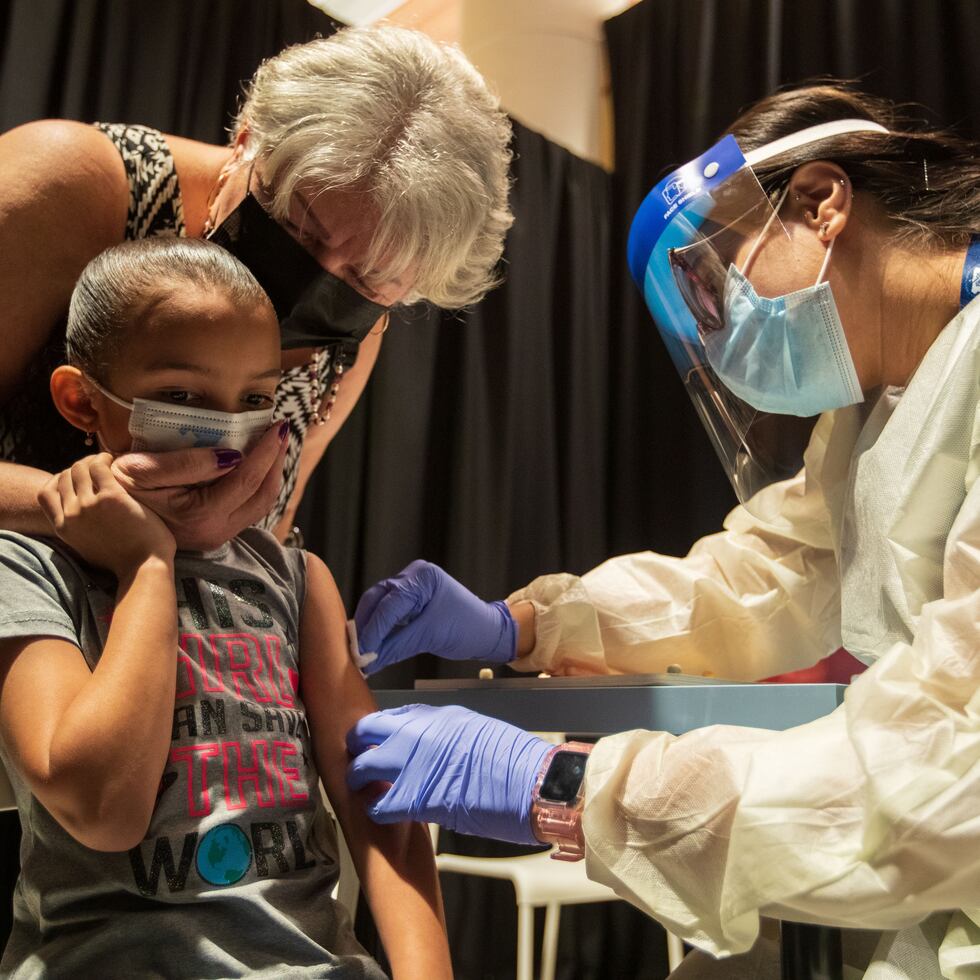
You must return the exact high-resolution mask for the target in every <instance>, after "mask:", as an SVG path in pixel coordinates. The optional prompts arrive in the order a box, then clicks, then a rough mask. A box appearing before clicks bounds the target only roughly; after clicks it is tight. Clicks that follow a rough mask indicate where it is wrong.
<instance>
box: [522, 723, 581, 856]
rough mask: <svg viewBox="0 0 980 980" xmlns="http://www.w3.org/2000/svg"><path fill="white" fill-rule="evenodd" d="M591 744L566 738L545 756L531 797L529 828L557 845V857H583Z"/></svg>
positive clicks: (553, 854) (555, 852)
mask: <svg viewBox="0 0 980 980" xmlns="http://www.w3.org/2000/svg"><path fill="white" fill-rule="evenodd" d="M591 751H592V745H591V744H590V743H588V742H565V743H564V745H556V746H555V747H554V748H553V749H552V750H551V751H550V752H549V753H548V754H547V755H546V756H545V757H544V762H543V764H542V766H541V771H540V772H539V773H538V778H537V780H536V781H535V783H534V793H533V795H532V797H531V828H532V830H533V831H534V835H535V837H537V838H538V840H540V841H542V842H543V843H546V844H554V845H556V848H555V850H554V851H552V852H551V856H552V857H553V858H555V860H557V861H581V860H582V858H583V857H585V836H584V835H583V833H582V803H583V797H584V787H585V765H586V763H587V762H588V761H589V753H590V752H591Z"/></svg>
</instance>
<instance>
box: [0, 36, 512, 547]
mask: <svg viewBox="0 0 980 980" xmlns="http://www.w3.org/2000/svg"><path fill="white" fill-rule="evenodd" d="M509 143H510V126H509V123H508V121H507V118H506V116H505V115H504V114H503V112H502V111H501V110H500V108H499V106H498V103H497V100H496V98H495V97H494V96H493V95H492V94H491V93H490V92H489V91H488V89H487V87H486V85H485V83H484V82H483V80H482V78H481V77H480V76H479V74H478V73H477V72H476V70H475V69H474V68H473V67H472V66H471V65H470V64H469V63H468V62H467V61H466V59H465V58H464V57H463V55H462V54H461V53H460V52H459V51H457V50H455V49H453V48H451V47H449V46H446V45H440V44H437V43H435V42H434V41H432V40H430V39H429V38H427V37H426V36H425V35H423V34H420V33H417V32H414V31H407V30H403V29H399V28H394V27H382V28H365V29H346V30H342V31H340V32H339V33H337V34H335V35H333V36H332V37H329V38H326V39H318V40H315V41H311V42H309V43H307V44H302V45H297V46H295V47H291V48H288V49H286V50H285V51H283V52H282V53H280V54H279V55H277V56H276V57H274V58H272V59H269V60H268V61H266V62H264V63H263V64H262V65H261V66H260V68H259V70H258V71H257V72H256V74H255V76H254V78H253V79H252V81H251V83H250V84H249V86H248V87H247V91H246V95H245V98H244V101H243V103H242V106H241V110H240V112H239V114H238V117H237V118H236V120H235V124H234V128H233V135H232V140H231V144H230V145H229V146H212V145H209V144H205V143H200V142H196V141H192V140H187V139H182V138H178V137H173V136H164V135H163V134H161V133H159V132H156V131H155V130H152V129H148V128H146V127H143V126H130V125H113V124H102V123H100V124H97V125H95V126H88V125H83V124H81V123H73V122H65V121H57V120H46V121H41V122H34V123H29V124H27V125H25V126H21V127H19V128H18V129H15V130H12V131H11V132H9V133H7V134H5V135H4V136H3V137H0V174H2V177H3V179H2V186H3V188H4V191H3V197H2V199H0V253H2V254H3V256H4V262H3V264H2V267H0V290H2V294H3V296H4V298H5V321H6V322H5V339H6V344H5V349H6V356H5V357H4V359H3V361H2V364H0V458H2V460H4V462H0V527H5V528H8V529H11V530H17V531H21V532H24V533H28V534H30V533H42V532H43V531H44V528H45V524H44V520H43V517H42V515H41V513H40V511H39V509H38V505H37V501H36V496H37V491H38V489H39V488H40V487H41V486H42V485H43V483H44V482H45V480H46V479H47V474H48V473H49V472H51V471H57V470H60V469H63V468H64V467H65V465H67V463H68V462H70V461H71V460H72V459H74V458H77V457H78V455H80V453H79V452H78V448H79V445H78V442H79V440H78V435H77V434H76V433H73V432H72V431H71V430H70V428H68V427H67V426H65V425H64V423H63V422H62V421H61V420H60V419H58V418H57V417H56V416H55V415H54V414H53V413H51V412H50V410H49V399H48V397H47V386H46V377H47V375H48V373H50V367H51V366H52V364H54V363H57V360H58V359H59V357H60V352H61V349H62V345H63V339H64V316H65V312H66V310H67V305H68V297H69V295H70V293H71V289H72V286H73V285H74V283H75V280H76V278H77V277H78V274H79V272H80V271H81V269H82V268H83V267H84V266H85V264H86V263H87V262H88V261H89V259H91V258H92V257H93V256H94V255H96V254H98V253H99V252H101V251H102V250H103V249H105V248H107V247H109V246H111V245H113V244H116V243H117V242H119V241H122V240H126V239H136V238H148V237H153V236H157V235H177V236H188V237H192V238H202V237H209V238H211V239H213V240H214V241H217V242H218V243H219V244H221V245H223V246H224V247H225V248H227V249H228V250H229V251H231V252H232V253H233V254H235V255H236V256H237V257H238V258H239V259H241V261H242V262H244V263H245V265H246V266H248V267H249V269H250V270H251V271H252V272H253V274H254V275H255V276H256V278H257V279H258V281H259V282H260V283H261V284H262V286H263V287H264V289H265V290H266V292H267V293H268V294H269V295H270V297H271V298H272V300H273V303H274V305H275V308H276V312H277V315H278V317H279V320H280V325H281V330H282V338H283V339H282V346H283V363H282V366H283V380H282V382H281V384H280V386H279V388H278V391H277V405H276V407H277V415H278V416H280V417H282V418H285V419H287V420H288V421H289V424H290V429H291V437H290V449H289V455H288V457H287V460H286V464H285V467H284V472H283V474H282V479H281V480H280V479H279V477H278V474H275V473H271V471H270V466H271V465H273V464H272V461H273V460H274V459H275V456H276V454H275V452H274V451H272V449H273V442H274V441H276V437H275V434H274V433H273V432H271V430H270V433H269V434H268V441H269V446H267V447H266V446H265V445H264V443H262V442H260V443H259V445H258V446H257V447H256V449H255V450H254V451H252V452H250V453H249V454H248V455H246V456H245V457H241V456H237V457H235V458H232V459H230V460H229V457H228V455H227V454H224V455H223V456H222V457H221V458H220V459H219V458H218V456H217V455H216V454H215V453H214V452H212V451H211V450H206V449H192V450H187V451H181V452H176V453H168V454H166V455H153V454H130V455H126V456H121V457H119V458H118V459H117V460H116V462H115V468H116V472H117V476H118V478H119V479H120V480H121V481H122V482H123V483H124V485H126V486H127V488H128V489H129V490H130V491H131V492H132V493H133V494H134V495H135V496H137V497H138V498H139V499H140V500H142V501H143V502H145V503H147V504H148V505H149V506H151V507H152V508H153V509H154V510H156V511H157V512H158V513H160V514H161V516H163V517H164V519H165V520H166V522H167V523H168V525H169V526H170V527H171V528H172V529H173V531H174V534H175V536H176V538H177V541H178V544H179V545H180V546H181V547H184V548H192V549H198V550H206V549H208V548H209V547H210V546H211V545H212V544H213V542H215V541H220V540H225V539H226V537H227V536H228V535H229V534H234V533H237V531H239V530H241V527H243V526H246V525H248V524H251V523H255V522H261V523H262V524H263V525H264V526H265V527H268V528H270V529H272V530H274V531H275V532H276V534H277V535H278V536H279V537H280V539H283V538H285V537H286V536H287V534H288V532H289V529H290V528H291V526H292V517H293V514H294V512H295V509H296V506H297V505H298V502H299V498H300V496H301V494H302V492H303V488H304V486H305V484H306V482H307V480H308V478H309V476H310V474H311V472H312V470H313V468H314V466H315V465H316V463H317V462H318V461H319V459H320V457H321V456H322V454H323V452H324V450H325V449H326V447H327V445H328V444H329V442H330V440H331V439H332V438H333V436H334V435H335V434H336V432H337V430H338V429H339V427H340V425H341V424H342V423H343V422H344V420H345V419H346V417H347V416H348V414H349V413H350V411H351V409H352V407H353V406H354V404H355V403H356V401H357V399H358V397H359V396H360V393H361V391H362V390H363V388H364V385H365V383H366V381H367V378H368V376H369V375H370V372H371V369H372V367H373V365H374V362H375V359H376V357H377V354H378V349H379V346H380V343H381V334H382V333H383V332H384V329H385V328H386V326H387V318H388V311H389V310H390V309H391V308H392V307H394V306H397V305H399V304H403V303H412V302H416V301H419V300H426V301H428V302H430V303H433V304H435V305H437V306H443V307H449V308H457V307H461V306H465V305H468V304H470V303H473V302H476V301H477V300H478V299H480V297H481V296H482V295H483V294H484V293H485V292H486V291H487V290H488V289H490V288H491V287H492V286H493V285H494V284H495V280H494V269H495V266H496V264H497V261H498V259H499V258H500V255H501V252H502V249H503V238H504V235H505V233H506V231H507V228H508V227H509V225H510V223H511V221H512V216H511V214H510V211H509V209H508V202H507V195H508V167H509V163H510V149H509ZM267 450H268V451H267ZM218 475H221V476H222V479H220V480H215V477H217V476H218ZM232 515H234V516H232ZM232 523H234V524H235V525H236V526H234V527H233V526H231V525H232Z"/></svg>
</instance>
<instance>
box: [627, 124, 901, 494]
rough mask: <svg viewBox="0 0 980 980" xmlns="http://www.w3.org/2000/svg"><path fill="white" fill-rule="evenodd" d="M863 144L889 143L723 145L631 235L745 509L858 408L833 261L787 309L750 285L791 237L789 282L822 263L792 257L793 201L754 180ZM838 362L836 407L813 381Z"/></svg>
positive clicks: (676, 355)
mask: <svg viewBox="0 0 980 980" xmlns="http://www.w3.org/2000/svg"><path fill="white" fill-rule="evenodd" d="M856 132H876V133H887V130H885V129H884V128H883V127H882V126H879V125H878V124H877V123H873V122H870V121H868V120H865V119H844V120H837V121H835V122H831V123H824V124H821V125H819V126H812V127H809V128H808V129H804V130H801V131H800V132H797V133H793V134H790V135H789V136H786V137H783V138H781V139H779V140H775V141H773V142H772V143H769V144H767V145H765V146H762V147H759V148H758V149H756V150H752V151H750V152H748V153H746V154H743V153H742V151H741V149H740V148H739V146H738V144H737V142H736V140H735V138H734V137H733V136H726V137H725V138H724V139H723V140H721V141H720V142H719V143H718V144H716V145H715V146H713V147H712V148H711V149H710V150H708V151H707V152H706V153H704V154H702V155H701V156H700V157H698V158H697V159H695V160H692V161H691V162H690V163H688V164H685V165H684V166H683V167H680V168H679V169H677V170H675V171H674V172H673V173H671V174H669V175H668V176H667V177H665V178H664V179H663V180H661V181H660V183H659V184H657V186H656V187H655V188H654V189H653V190H652V191H651V192H650V194H649V195H648V196H647V198H646V199H645V200H644V202H643V204H642V205H641V207H640V208H639V210H638V211H637V214H636V217H635V218H634V220H633V225H632V227H631V229H630V237H629V245H628V259H629V266H630V272H631V274H632V276H633V279H634V281H635V282H636V283H637V285H638V286H639V288H640V289H641V291H642V292H643V295H644V299H645V301H646V304H647V308H648V309H649V311H650V314H651V315H652V317H653V320H654V322H655V323H656V325H657V328H658V330H659V332H660V335H661V338H662V339H663V341H664V343H665V344H666V346H667V349H668V351H669V353H670V355H671V359H672V360H673V362H674V365H675V367H676V368H677V370H678V372H679V373H680V375H681V378H682V380H683V381H684V385H685V388H686V389H687V392H688V395H689V396H690V397H691V400H692V402H693V403H694V406H695V409H696V410H697V412H698V414H699V416H700V417H701V420H702V422H703V423H704V425H705V428H706V430H707V432H708V434H709V437H710V438H711V441H712V443H713V445H714V447H715V450H716V451H717V453H718V455H719V458H720V459H721V461H722V464H723V466H724V468H725V471H726V473H727V474H728V476H729V479H730V480H731V482H732V485H733V486H734V488H735V492H736V494H737V496H738V498H739V500H740V501H741V502H742V503H743V504H746V505H748V504H749V502H750V501H752V499H753V498H754V497H755V496H756V495H757V494H758V492H759V491H760V490H762V489H764V488H765V487H766V486H768V485H769V484H771V483H773V482H775V481H778V480H782V479H787V478H789V477H791V476H794V475H795V474H796V473H797V472H799V470H800V468H801V467H802V464H803V450H804V449H805V447H806V444H807V442H808V440H809V437H810V434H811V432H812V429H813V425H814V424H815V421H816V418H815V417H813V416H815V415H816V414H817V413H819V412H820V411H823V410H825V409H826V408H828V407H836V406H842V405H845V404H853V403H854V402H855V401H860V400H861V397H862V395H861V392H860V388H859V386H858V385H857V380H856V375H854V373H853V365H852V364H851V363H850V354H849V352H848V350H847V345H846V341H844V338H843V330H842V329H841V328H840V324H839V320H838V319H837V314H836V307H835V306H834V304H833V298H832V295H831V293H830V286H829V284H828V283H826V282H823V281H822V280H823V273H824V271H825V270H826V260H825V263H824V269H823V270H821V274H820V275H819V276H818V278H817V282H816V283H815V284H813V285H810V286H808V287H807V288H805V289H801V290H798V291H796V292H795V293H791V294H787V295H785V296H777V297H764V296H759V295H758V294H756V293H755V290H754V289H753V288H752V286H751V284H750V283H748V280H747V279H746V277H745V275H744V274H743V272H744V273H747V272H750V271H751V270H750V268H749V267H750V265H751V263H752V259H753V258H754V257H755V256H756V255H757V254H758V253H759V251H760V250H761V249H762V248H763V247H764V246H765V244H767V243H769V242H771V241H773V240H774V239H778V238H782V239H783V241H782V246H781V248H780V251H779V252H778V253H777V254H779V256H780V269H781V271H783V272H784V273H787V274H789V276H790V278H791V279H792V278H794V276H793V273H794V269H793V266H794V265H795V264H799V277H802V278H799V281H805V278H806V275H807V274H809V275H810V276H811V277H812V276H813V271H812V266H810V265H805V264H804V263H805V262H811V261H812V252H810V253H808V254H803V253H802V252H801V250H799V249H796V250H794V249H793V247H792V242H791V240H790V238H789V235H788V234H787V232H786V230H785V228H784V227H783V225H782V223H781V221H780V220H779V217H778V210H779V205H781V204H782V201H783V199H784V198H785V189H784V190H783V191H782V193H781V195H780V196H779V198H778V199H776V200H773V199H770V197H769V196H767V195H766V193H765V191H764V190H763V189H762V186H761V185H760V183H759V181H758V178H757V177H756V175H755V172H754V170H753V167H754V166H755V165H757V164H760V163H763V162H765V161H767V160H770V159H773V158H775V157H777V156H779V155H780V154H782V153H786V152H788V151H790V150H793V149H796V148H799V147H802V146H807V145H810V144H813V143H817V142H819V141H821V140H824V139H827V138H829V137H833V136H839V135H842V134H845V133H856ZM807 269H809V270H810V271H809V273H807V272H806V270H807ZM811 282H812V278H811ZM826 324H830V326H831V327H832V328H833V329H828V328H825V325H826ZM814 328H817V329H814ZM774 337H776V338H777V340H778V342H775V343H774V340H773V338H774ZM800 351H802V354H803V355H805V356H798V354H799V353H800ZM828 358H829V362H828V363H829V365H830V369H831V371H832V372H833V377H834V378H837V379H840V385H839V390H837V391H835V392H833V393H831V395H830V396H827V394H826V390H827V387H828V386H827V385H826V384H823V383H820V382H818V380H817V378H815V377H814V376H813V372H812V367H813V365H818V366H820V367H821V368H822V367H823V366H824V364H825V361H827V359H828ZM815 392H818V394H817V395H815V394H814V393H815ZM828 398H829V400H828ZM821 399H823V401H821ZM835 399H836V400H835ZM777 413H785V414H777ZM792 416H801V417H797V418H794V417H792ZM750 509H751V507H750Z"/></svg>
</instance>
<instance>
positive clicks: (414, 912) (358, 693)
mask: <svg viewBox="0 0 980 980" xmlns="http://www.w3.org/2000/svg"><path fill="white" fill-rule="evenodd" d="M306 567H307V576H306V581H307V586H306V599H305V602H304V605H303V617H302V623H301V629H300V686H301V694H302V698H303V701H304V703H305V704H306V711H307V715H308V718H309V723H310V732H311V734H312V738H313V748H314V753H315V756H316V762H317V768H318V769H319V772H320V778H321V779H322V780H323V783H324V785H325V787H326V790H327V795H328V796H329V797H330V802H331V804H332V805H333V807H334V811H335V812H336V814H337V817H338V819H339V821H340V825H341V828H342V829H343V832H344V836H345V838H346V839H347V844H348V847H349V848H350V851H351V855H352V857H353V858H354V864H355V865H356V867H357V873H358V875H359V876H360V879H361V886H362V888H363V889H364V893H365V895H366V897H367V900H368V902H369V904H370V906H371V911H372V913H373V915H374V920H375V922H376V923H377V926H378V931H379V933H380V935H381V941H382V942H383V943H384V947H385V952H386V953H387V954H388V959H389V961H390V963H391V966H392V970H393V972H394V976H395V980H416V978H417V980H438V978H440V977H451V976H452V966H451V962H450V958H449V947H448V944H447V941H446V933H445V923H444V920H443V914H442V898H441V896H440V894H439V878H438V875H437V873H436V869H435V863H434V861H433V859H432V848H431V845H430V842H429V836H428V833H427V831H426V828H425V827H424V826H422V825H421V824H390V825H387V826H381V825H378V824H375V823H374V822H373V821H372V820H371V819H370V818H369V817H368V816H367V814H366V813H365V810H364V801H363V800H362V799H361V798H359V796H358V795H357V794H354V793H351V792H350V790H348V788H347V784H346V781H345V774H346V770H347V763H348V761H349V757H348V754H347V747H346V743H345V737H346V734H347V731H348V730H349V729H350V727H351V726H352V725H353V724H354V722H356V721H357V719H358V718H361V717H362V716H363V715H366V714H370V713H371V712H372V711H375V710H376V709H377V705H376V704H375V702H374V698H373V697H372V696H371V692H370V690H369V689H368V686H367V684H365V682H364V680H363V678H362V677H361V675H360V673H359V672H358V670H357V669H356V668H355V666H354V665H353V663H352V662H351V659H350V656H349V654H348V650H347V639H346V633H345V620H346V615H345V612H344V607H343V604H342V603H341V601H340V596H339V595H338V594H337V587H336V585H335V584H334V581H333V578H332V577H331V575H330V572H329V571H328V570H327V567H326V565H324V564H323V562H322V561H320V559H318V558H317V557H316V556H315V555H309V556H308V557H307V566H306Z"/></svg>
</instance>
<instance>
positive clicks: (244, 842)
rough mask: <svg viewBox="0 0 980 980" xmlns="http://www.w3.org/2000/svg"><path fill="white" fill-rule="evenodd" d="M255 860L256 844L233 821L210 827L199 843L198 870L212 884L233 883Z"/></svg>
mask: <svg viewBox="0 0 980 980" xmlns="http://www.w3.org/2000/svg"><path fill="white" fill-rule="evenodd" d="M251 863H252V844H251V842H250V841H249V839H248V837H246V836H245V832H244V831H243V830H242V829H241V828H240V827H236V826H235V825H234V824H233V823H223V824H221V825H220V826H218V827H214V828H212V829H211V830H209V831H208V832H207V833H206V834H205V835H204V836H203V837H202V838H201V843H200V844H198V846H197V873H198V874H199V875H200V876H201V877H202V878H203V879H204V880H205V881H207V882H210V883H211V884H212V885H233V884H234V883H235V882H236V881H238V880H239V879H240V878H241V877H242V876H243V875H244V874H245V872H246V871H248V866H249V865H250V864H251Z"/></svg>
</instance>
